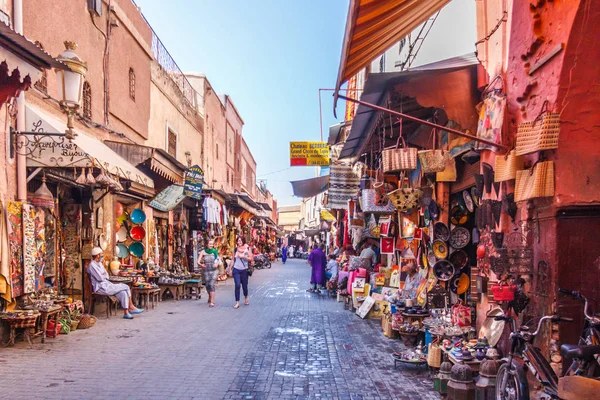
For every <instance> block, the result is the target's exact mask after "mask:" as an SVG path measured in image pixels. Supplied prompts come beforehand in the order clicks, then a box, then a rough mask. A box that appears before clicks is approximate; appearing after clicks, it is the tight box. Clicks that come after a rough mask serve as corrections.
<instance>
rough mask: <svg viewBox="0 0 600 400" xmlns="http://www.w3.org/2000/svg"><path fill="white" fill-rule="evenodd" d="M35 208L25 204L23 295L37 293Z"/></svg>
mask: <svg viewBox="0 0 600 400" xmlns="http://www.w3.org/2000/svg"><path fill="white" fill-rule="evenodd" d="M34 220H35V208H34V207H33V206H31V205H29V204H23V240H24V245H23V294H27V293H32V292H35V276H36V275H35V264H36V258H37V249H36V246H35V222H34Z"/></svg>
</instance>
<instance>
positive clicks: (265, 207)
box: [258, 203, 273, 211]
mask: <svg viewBox="0 0 600 400" xmlns="http://www.w3.org/2000/svg"><path fill="white" fill-rule="evenodd" d="M258 204H259V205H260V206H261V207H262V208H263V210H267V211H273V209H272V208H271V206H269V204H267V203H258Z"/></svg>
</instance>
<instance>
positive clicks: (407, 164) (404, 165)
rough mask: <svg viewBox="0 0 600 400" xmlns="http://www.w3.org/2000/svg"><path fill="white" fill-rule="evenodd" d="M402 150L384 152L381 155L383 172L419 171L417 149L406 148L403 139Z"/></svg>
mask: <svg viewBox="0 0 600 400" xmlns="http://www.w3.org/2000/svg"><path fill="white" fill-rule="evenodd" d="M401 139H402V145H403V147H402V148H398V144H396V148H395V149H387V150H383V151H382V153H381V166H382V168H383V172H397V171H412V170H414V169H417V149H416V148H414V147H406V142H405V141H404V138H402V137H401Z"/></svg>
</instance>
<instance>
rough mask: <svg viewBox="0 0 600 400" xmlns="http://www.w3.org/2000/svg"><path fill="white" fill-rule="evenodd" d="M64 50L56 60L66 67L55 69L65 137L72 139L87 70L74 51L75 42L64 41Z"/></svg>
mask: <svg viewBox="0 0 600 400" xmlns="http://www.w3.org/2000/svg"><path fill="white" fill-rule="evenodd" d="M64 44H65V48H66V50H65V51H63V52H62V53H60V54H59V55H58V57H57V58H56V59H57V60H58V61H60V62H62V63H63V64H65V65H66V66H67V67H68V69H61V70H58V69H57V70H56V74H57V77H58V94H59V104H60V106H61V108H62V109H63V111H64V112H65V113H66V114H67V117H68V120H67V127H68V128H69V129H68V130H67V131H66V132H65V137H66V138H67V139H69V140H71V139H73V138H74V137H75V136H77V134H76V133H75V132H74V131H73V127H74V126H73V117H74V115H75V113H76V112H77V110H78V109H79V106H80V105H81V96H82V92H83V80H84V78H85V74H86V72H87V69H88V68H87V63H86V62H84V61H83V60H82V59H81V58H80V57H79V56H78V55H77V54H76V53H75V50H76V49H77V44H76V43H75V42H69V41H65V42H64Z"/></svg>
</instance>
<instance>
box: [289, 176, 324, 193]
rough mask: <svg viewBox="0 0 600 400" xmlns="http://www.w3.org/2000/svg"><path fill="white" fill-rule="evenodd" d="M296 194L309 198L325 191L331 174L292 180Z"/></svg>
mask: <svg viewBox="0 0 600 400" xmlns="http://www.w3.org/2000/svg"><path fill="white" fill-rule="evenodd" d="M290 183H291V184H292V189H293V190H294V196H297V197H302V198H307V197H313V196H316V195H318V194H319V193H323V192H324V191H326V190H327V188H328V186H329V175H326V176H318V177H316V178H310V179H303V180H301V181H291V182H290Z"/></svg>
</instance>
